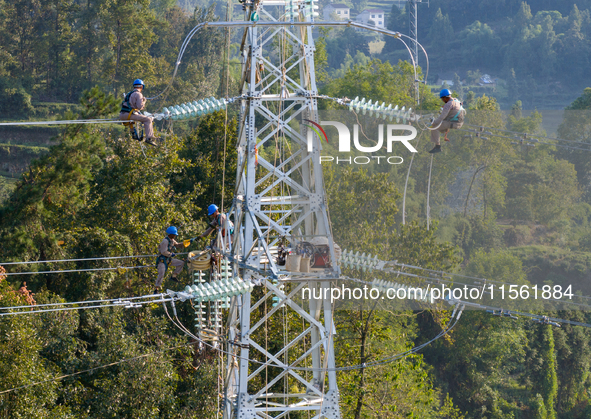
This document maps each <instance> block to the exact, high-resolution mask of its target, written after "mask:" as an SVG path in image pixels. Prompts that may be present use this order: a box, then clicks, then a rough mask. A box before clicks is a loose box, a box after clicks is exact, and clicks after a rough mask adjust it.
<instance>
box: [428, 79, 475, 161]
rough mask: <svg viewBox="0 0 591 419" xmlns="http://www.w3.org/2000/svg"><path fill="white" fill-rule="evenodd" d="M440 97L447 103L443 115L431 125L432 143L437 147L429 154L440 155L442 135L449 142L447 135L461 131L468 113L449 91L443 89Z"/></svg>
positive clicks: (442, 111)
mask: <svg viewBox="0 0 591 419" xmlns="http://www.w3.org/2000/svg"><path fill="white" fill-rule="evenodd" d="M439 97H440V98H441V100H442V101H443V102H444V103H445V105H443V108H442V110H441V114H440V115H439V116H438V117H437V119H435V120H434V121H433V123H432V124H431V141H433V142H434V143H435V147H434V148H433V149H432V150H431V151H429V153H439V152H440V151H441V142H440V138H439V136H440V133H441V132H444V133H445V141H449V140H448V138H447V133H448V131H449V130H450V129H459V128H462V125H464V116H465V115H466V111H465V110H464V108H463V107H462V103H461V102H460V101H459V100H458V99H456V98H455V97H451V92H450V91H449V89H443V90H442V91H441V92H439Z"/></svg>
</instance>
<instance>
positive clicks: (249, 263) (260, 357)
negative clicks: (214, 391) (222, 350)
mask: <svg viewBox="0 0 591 419" xmlns="http://www.w3.org/2000/svg"><path fill="white" fill-rule="evenodd" d="M243 4H244V5H245V7H244V8H245V14H246V17H247V19H248V20H250V21H251V22H256V21H258V20H259V18H260V19H261V21H260V23H263V20H264V21H265V23H267V22H278V24H277V26H269V25H267V26H257V25H253V26H251V27H247V28H246V29H244V33H243V37H242V46H241V52H242V57H241V58H242V81H241V86H242V94H243V96H242V98H241V108H240V125H239V137H238V139H239V140H238V141H239V144H238V169H237V174H236V193H235V197H234V201H233V204H232V207H231V209H230V211H229V213H230V219H232V220H233V222H234V233H233V235H232V239H231V241H228V242H227V243H224V244H223V246H224V248H225V250H223V252H224V254H226V255H227V256H228V259H229V260H230V261H231V262H232V263H233V269H234V275H237V276H239V277H241V278H243V279H245V280H247V281H251V282H252V283H254V284H256V285H257V286H255V288H254V290H253V291H252V293H246V294H244V295H242V296H237V297H235V298H234V299H233V302H232V305H231V308H230V311H229V315H228V325H227V326H228V328H227V330H228V333H229V336H228V345H227V348H228V349H227V352H228V356H227V364H226V365H227V369H226V371H225V378H224V380H225V385H224V387H225V388H224V396H223V397H224V399H223V407H224V418H227V419H229V418H237V419H253V418H261V417H263V418H275V417H288V415H289V414H290V413H291V414H293V413H294V412H303V413H302V414H305V415H306V417H311V418H329V419H336V418H340V417H341V416H340V411H339V393H338V388H337V383H336V371H335V369H334V368H335V354H334V351H333V348H334V347H333V338H334V332H335V329H334V325H333V319H332V305H331V302H330V294H328V295H327V296H328V299H327V298H320V299H313V298H310V297H311V296H314V295H316V296H317V297H318V296H325V293H323V292H322V290H323V289H328V288H330V282H331V281H332V280H335V279H336V278H338V276H339V268H338V266H337V263H336V261H337V254H336V253H335V247H336V246H335V245H334V242H333V238H332V233H331V228H330V220H329V215H328V211H327V205H326V196H325V193H324V184H323V177H322V168H321V165H320V159H319V156H320V149H321V143H320V141H319V138H318V137H317V135H316V134H315V133H313V132H308V129H309V128H308V127H306V125H310V124H313V123H314V122H316V123H317V122H318V114H317V95H318V91H317V88H316V79H315V73H314V52H315V47H314V39H313V27H311V26H310V25H307V26H303V25H302V26H298V25H297V23H296V25H294V26H291V25H290V24H285V23H283V24H282V23H279V22H302V21H304V22H313V19H314V17H315V16H317V13H316V9H317V6H316V5H315V3H314V1H312V0H307V1H306V0H304V1H301V0H293V1H290V0H287V1H286V0H281V1H278V0H268V1H267V0H260V1H259V2H254V3H252V4H251V3H243ZM308 141H310V146H309V145H308ZM337 250H338V248H337ZM305 289H310V290H312V291H314V292H308V293H304V294H305V296H303V293H302V291H303V290H305ZM271 324H273V325H278V324H279V325H281V324H283V336H269V335H268V333H267V330H268V329H267V326H269V325H271ZM275 330H276V329H275ZM305 412H307V413H305ZM308 414H309V416H308Z"/></svg>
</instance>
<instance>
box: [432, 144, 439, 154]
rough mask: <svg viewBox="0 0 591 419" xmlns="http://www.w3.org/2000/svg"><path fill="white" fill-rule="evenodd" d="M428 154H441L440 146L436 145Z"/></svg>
mask: <svg viewBox="0 0 591 419" xmlns="http://www.w3.org/2000/svg"><path fill="white" fill-rule="evenodd" d="M429 153H441V146H440V145H439V144H437V145H436V146H435V147H433V150H431V151H429Z"/></svg>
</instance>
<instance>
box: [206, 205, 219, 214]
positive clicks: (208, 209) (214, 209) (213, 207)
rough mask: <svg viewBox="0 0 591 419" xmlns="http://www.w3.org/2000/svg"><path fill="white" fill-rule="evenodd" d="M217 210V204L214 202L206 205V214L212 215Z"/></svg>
mask: <svg viewBox="0 0 591 419" xmlns="http://www.w3.org/2000/svg"><path fill="white" fill-rule="evenodd" d="M217 210H218V206H217V205H216V204H211V205H210V206H209V207H207V215H213V214H214V213H215V212H216V211H217Z"/></svg>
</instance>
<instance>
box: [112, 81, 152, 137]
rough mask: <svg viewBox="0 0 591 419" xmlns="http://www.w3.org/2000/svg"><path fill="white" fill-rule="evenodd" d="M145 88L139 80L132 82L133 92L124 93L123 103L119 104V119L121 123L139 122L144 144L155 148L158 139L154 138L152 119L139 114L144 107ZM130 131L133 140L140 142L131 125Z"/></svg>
mask: <svg viewBox="0 0 591 419" xmlns="http://www.w3.org/2000/svg"><path fill="white" fill-rule="evenodd" d="M145 87H146V85H145V84H144V82H143V81H142V80H141V79H135V80H134V82H133V90H132V91H130V92H128V93H126V94H125V98H124V99H123V102H121V112H120V113H119V119H120V120H122V121H139V122H141V123H143V124H144V133H145V135H146V143H148V144H150V145H153V146H156V140H158V138H156V137H154V128H153V127H152V118H151V117H149V116H146V115H142V114H141V113H140V111H141V110H142V109H144V107H145V106H146V98H145V97H144V95H143V94H142V91H143V90H144V88H145ZM130 130H131V136H132V137H133V139H134V140H138V141H142V138H140V137H138V135H137V132H136V131H135V129H134V128H133V124H130Z"/></svg>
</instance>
